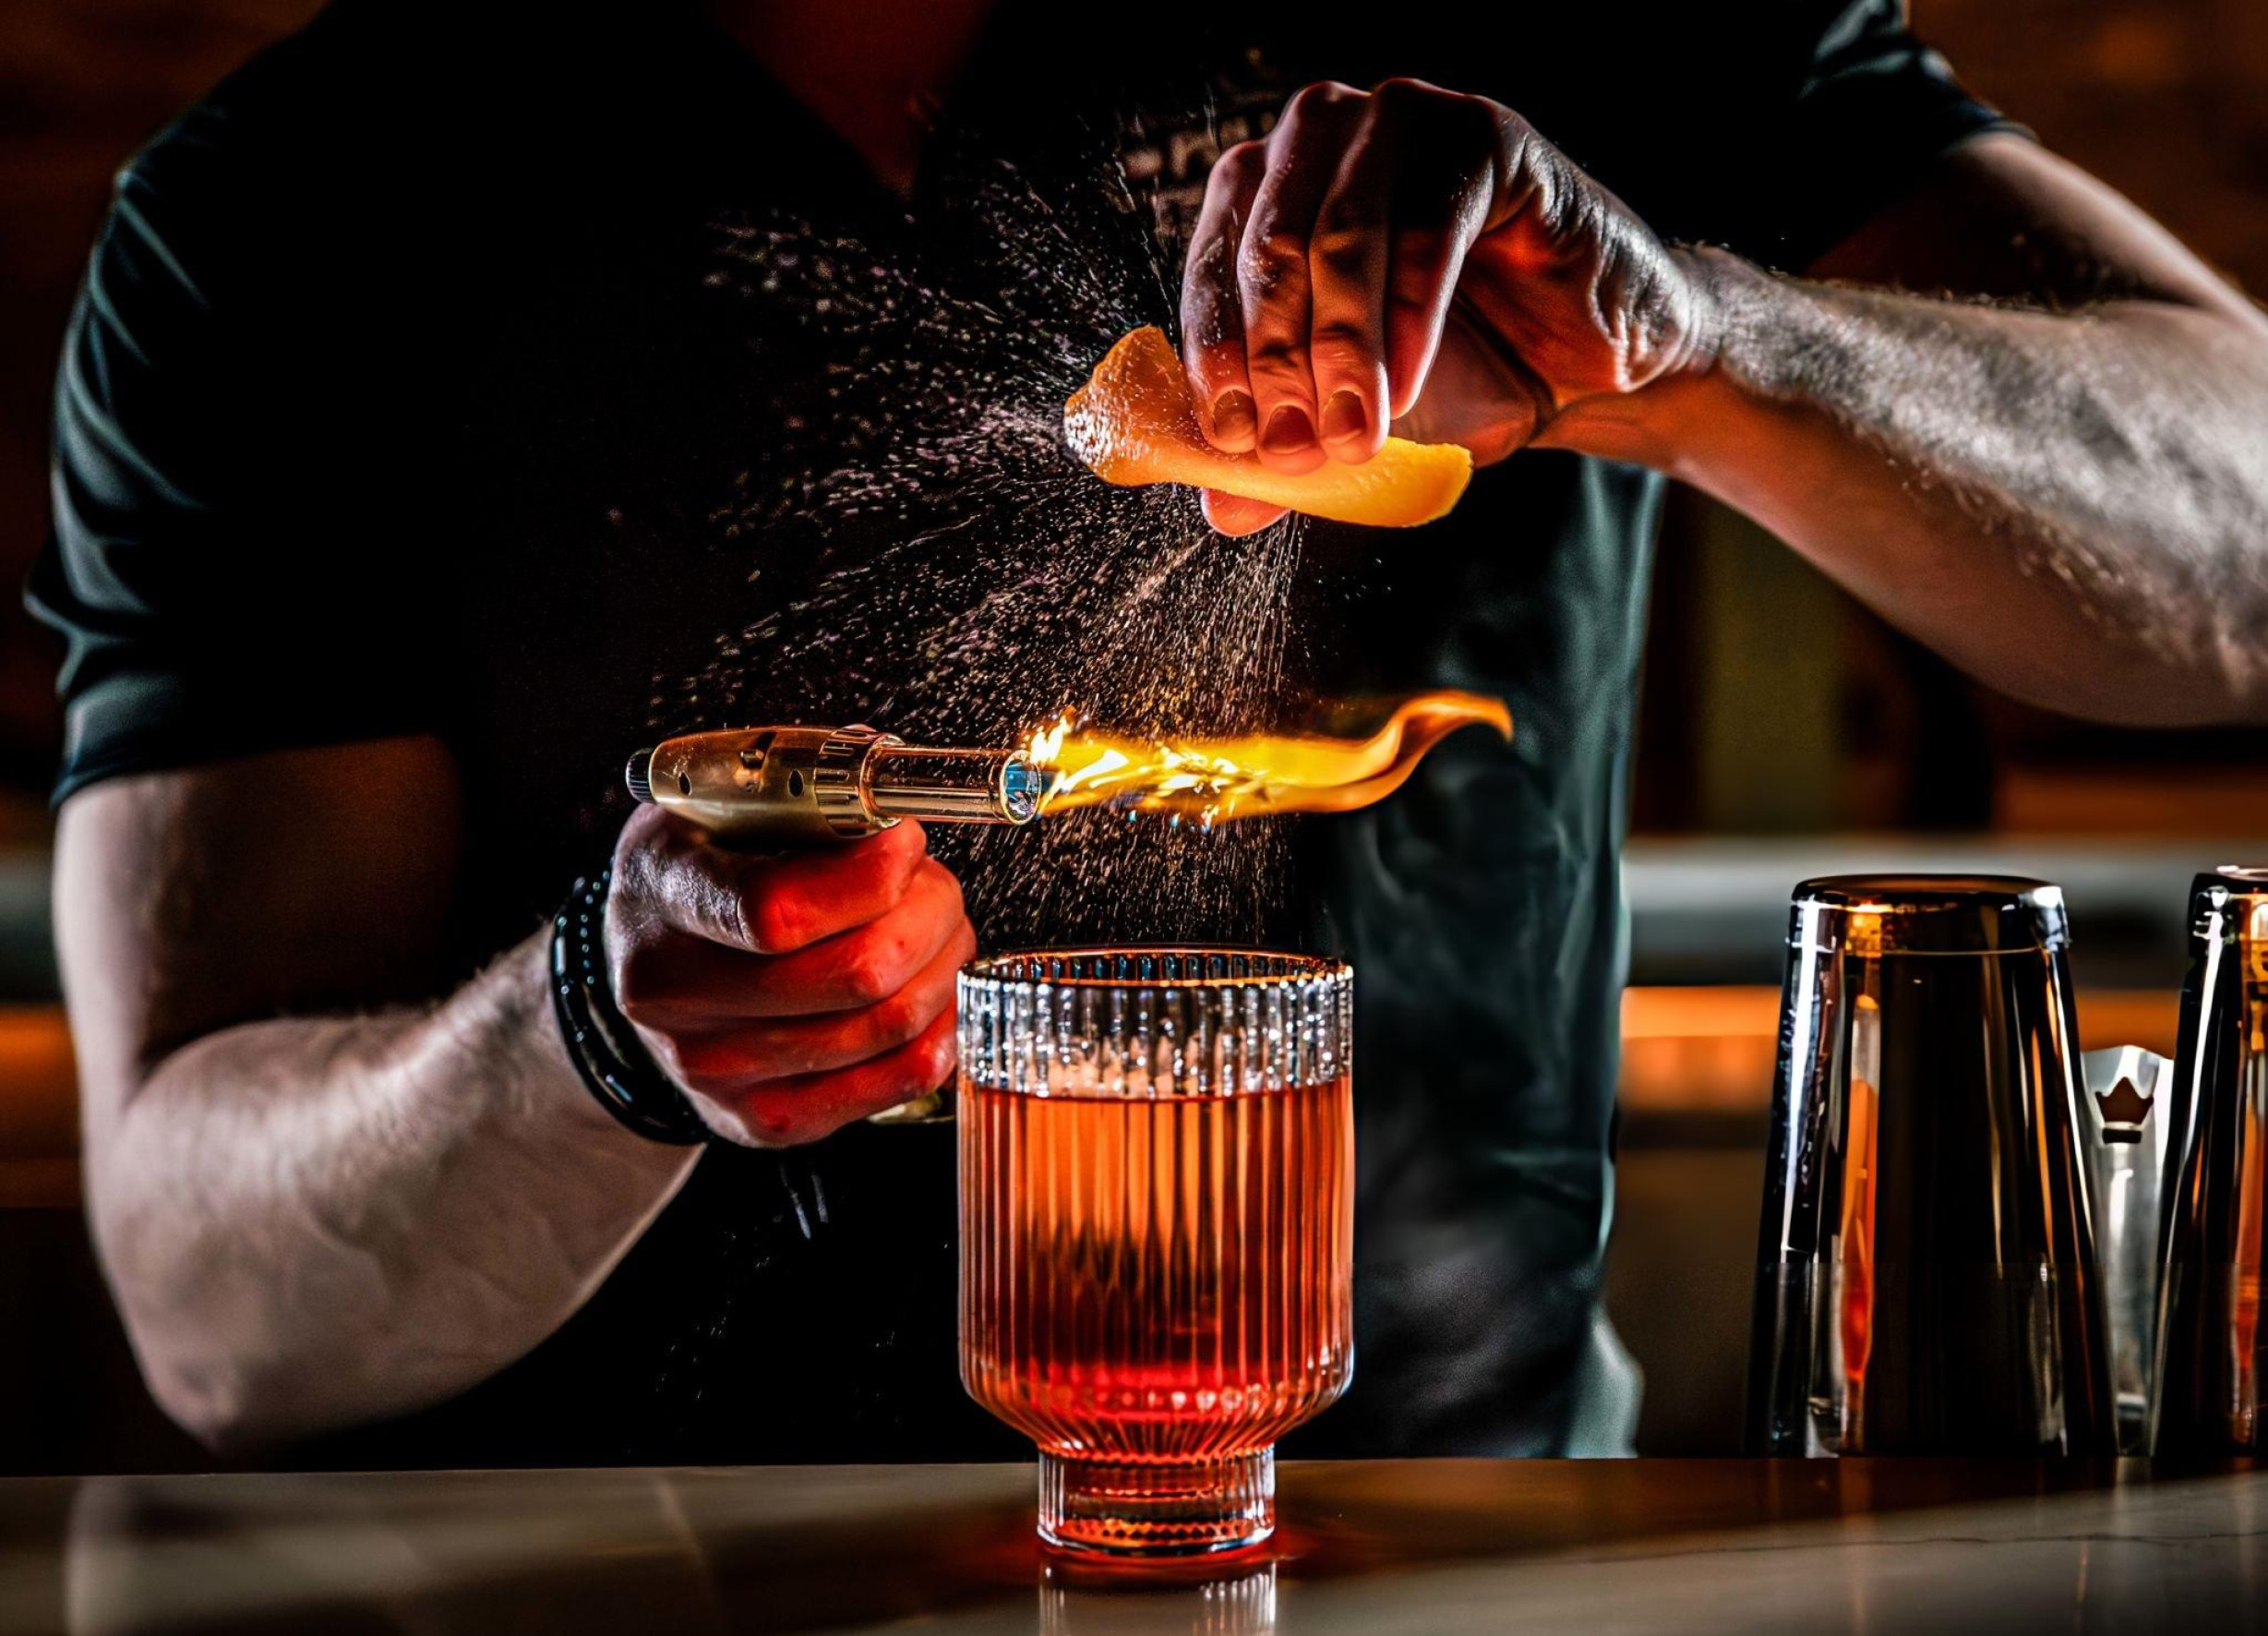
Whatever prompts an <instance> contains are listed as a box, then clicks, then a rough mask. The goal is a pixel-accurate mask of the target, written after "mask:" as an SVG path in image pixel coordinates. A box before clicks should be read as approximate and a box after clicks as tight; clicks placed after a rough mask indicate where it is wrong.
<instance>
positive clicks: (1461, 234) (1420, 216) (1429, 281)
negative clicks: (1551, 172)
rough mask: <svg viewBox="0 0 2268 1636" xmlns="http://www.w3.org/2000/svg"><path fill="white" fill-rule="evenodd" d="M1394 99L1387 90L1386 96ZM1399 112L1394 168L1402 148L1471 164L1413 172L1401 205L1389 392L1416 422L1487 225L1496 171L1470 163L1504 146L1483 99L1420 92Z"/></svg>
mask: <svg viewBox="0 0 2268 1636" xmlns="http://www.w3.org/2000/svg"><path fill="white" fill-rule="evenodd" d="M1392 83H1410V82H1392ZM1431 89H1432V88H1430V87H1426V88H1424V90H1429V91H1430V90H1431ZM1380 94H1381V95H1382V96H1383V95H1385V94H1386V87H1381V88H1380ZM1399 106H1400V107H1401V108H1403V109H1404V110H1406V112H1403V113H1401V114H1398V115H1397V116H1396V118H1395V121H1394V124H1395V127H1396V135H1395V139H1394V141H1393V142H1392V143H1391V144H1389V145H1386V149H1385V158H1386V162H1388V163H1394V162H1396V161H1395V154H1396V150H1400V151H1418V152H1423V153H1431V154H1458V155H1465V156H1469V157H1468V158H1467V160H1466V162H1459V163H1452V164H1418V165H1412V166H1409V167H1408V170H1409V172H1410V175H1409V179H1408V181H1407V182H1406V183H1405V185H1404V186H1402V187H1401V188H1400V190H1399V192H1398V195H1397V197H1396V198H1395V201H1394V208H1393V212H1392V221H1391V223H1390V225H1389V226H1388V228H1387V231H1386V238H1387V244H1388V254H1387V258H1386V287H1385V291H1384V301H1383V303H1382V306H1383V319H1384V322H1383V333H1384V341H1385V362H1386V393H1387V400H1388V403H1389V407H1390V412H1391V413H1392V415H1394V416H1396V417H1397V418H1398V417H1400V416H1401V415H1407V414H1409V413H1410V409H1411V407H1412V406H1413V405H1415V404H1416V403H1417V401H1418V396H1419V394H1420V393H1421V392H1422V391H1424V390H1425V382H1426V379H1427V378H1428V377H1429V376H1430V375H1431V374H1432V372H1433V367H1434V357H1435V356H1436V355H1438V353H1439V352H1440V349H1441V338H1442V333H1443V330H1444V327H1445V326H1446V323H1447V322H1448V316H1449V303H1450V301H1451V299H1452V298H1453V297H1454V296H1455V295H1456V294H1457V282H1458V279H1459V278H1460V277H1461V276H1462V275H1463V273H1464V270H1465V255H1466V252H1467V251H1469V250H1470V249H1471V247H1472V244H1473V241H1474V240H1475V239H1477V238H1479V237H1480V235H1481V234H1482V230H1483V229H1484V228H1485V227H1486V226H1487V217H1488V212H1489V209H1490V205H1491V202H1492V200H1493V198H1494V194H1495V175H1496V173H1495V167H1494V165H1493V164H1491V163H1487V162H1479V161H1477V160H1473V159H1471V158H1470V156H1473V155H1484V154H1487V153H1491V152H1493V151H1494V148H1495V146H1496V145H1497V142H1498V139H1499V133H1498V131H1497V127H1496V121H1495V109H1494V105H1493V104H1491V103H1489V102H1484V101H1482V99H1480V98H1478V97H1460V96H1450V95H1447V94H1446V93H1434V95H1432V96H1422V95H1419V94H1417V93H1414V92H1413V93H1410V94H1409V95H1408V96H1407V97H1406V98H1405V100H1404V101H1403V102H1401V103H1400V104H1399Z"/></svg>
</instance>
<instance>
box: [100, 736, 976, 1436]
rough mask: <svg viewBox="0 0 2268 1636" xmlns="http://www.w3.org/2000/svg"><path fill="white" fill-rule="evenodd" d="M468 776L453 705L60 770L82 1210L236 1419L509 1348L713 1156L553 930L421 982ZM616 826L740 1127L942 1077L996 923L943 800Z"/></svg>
mask: <svg viewBox="0 0 2268 1636" xmlns="http://www.w3.org/2000/svg"><path fill="white" fill-rule="evenodd" d="M342 790H349V791H351V792H352V796H351V799H345V800H342V799H341V797H340V793H339V792H340V791H342ZM456 792H457V779H456V774H455V768H454V765H453V763H452V762H451V761H450V756H449V754H448V752H446V750H444V749H443V748H442V747H441V746H440V745H439V743H438V741H436V740H430V739H398V740H384V741H379V742H375V743H363V744H355V745H349V746H340V747H334V748H325V749H313V750H296V751H288V752H276V753H271V754H263V755H258V756H251V757H246V758H243V759H240V760H235V761H230V762H222V763H218V764H212V765H210V766H206V767H201V768H197V769H192V770H188V771H184V772H169V773H160V774H151V775H145V776H135V777H126V778H119V779H114V780H110V781H107V782H104V783H100V784H97V785H94V786H92V787H90V788H86V789H82V790H80V791H79V792H78V793H76V794H74V795H73V796H72V797H71V798H70V799H69V800H68V801H66V804H65V807H64V810H63V814H62V821H61V827H60V833H59V837H58V851H57V860H56V880H55V895H56V917H57V928H58V944H59V947H60V951H61V956H62V961H63V970H64V979H65V985H66V993H67V996H68V999H69V1004H70V1010H71V1021H72V1030H73V1035H74V1039H75V1041H76V1042H77V1046H78V1053H79V1074H80V1083H81V1089H82V1096H83V1100H84V1125H85V1164H86V1180H87V1197H88V1208H89V1213H90V1219H91V1221H92V1224H93V1228H94V1233H95V1236H96V1240H97V1243H98V1245H99V1247H100V1250H101V1253H102V1262H103V1266H104V1268H105V1269H106V1271H107V1273H108V1275H109V1278H110V1281H111V1283H112V1286H113V1289H114V1292H115V1293H116V1295H117V1299H118V1303H119V1307H120V1310H121V1312H122V1313H123V1315H124V1317H125V1318H126V1328H127V1330H128V1333H129V1335H130V1336H131V1338H132V1340H133V1342H134V1346H135V1350H136V1353H137V1354H138V1357H139V1359H140V1361H141V1364H142V1367H143V1371H144V1373H145V1375H146V1377H147V1378H148V1380H149V1382H150V1388H151V1389H152V1391H153V1392H154V1393H155V1394H156V1396H157V1398H158V1400H159V1401H160V1402H161V1403H162V1405H163V1406H164V1407H165V1408H166V1409H167V1411H168V1412H169V1413H172V1414H173V1415H174V1418H175V1419H177V1420H179V1421H180V1422H181V1423H182V1424H183V1425H186V1426H187V1427H188V1428H189V1429H190V1430H192V1431H193V1432H195V1433H197V1434H198V1436H199V1437H201V1438H205V1439H206V1440H207V1441H209V1442H211V1443H214V1444H216V1445H223V1446H235V1445H243V1444H247V1443H258V1442H263V1441H270V1440H273V1439H276V1438H288V1437H293V1436H297V1435H302V1434H305V1433H308V1432H313V1431H317V1430H321V1429H325V1428H329V1427H333V1426H338V1425H346V1424H351V1423H354V1422H357V1421H364V1420H369V1419H374V1418H378V1417H381V1416H384V1415H387V1414H390V1413H401V1412H404V1411H407V1410H411V1409H414V1408H417V1407H420V1406H423V1405H425V1404H427V1403H431V1402H434V1401H439V1400H441V1399H443V1398H446V1397H449V1396H450V1395H452V1394H454V1393H456V1392H458V1391H461V1390H462V1389H465V1388H467V1387H469V1386H471V1385H473V1384H474V1383H476V1382H478V1381H479V1380H481V1379H484V1378H486V1377H487V1376H489V1375H491V1374H493V1373H495V1372H496V1371H497V1370H498V1369H499V1368H501V1367H503V1366H504V1365H506V1364H508V1363H510V1362H511V1361H512V1360H513V1359H515V1358H518V1357H519V1356H521V1355H522V1354H523V1353H526V1352H527V1351H528V1350H530V1349H531V1348H532V1347H534V1345H535V1344H536V1343H537V1342H538V1341H541V1340H543V1339H544V1338H545V1337H546V1335H548V1334H549V1333H550V1332H551V1331H552V1330H553V1329H556V1328H558V1325H559V1324H560V1323H562V1322H563V1321H564V1320H565V1319H566V1318H567V1317H569V1316H570V1314H571V1313H572V1312H573V1311H574V1310H575V1309H576V1307H577V1306H579V1305H581V1304H582V1301H583V1300H584V1299H585V1298H586V1297H587V1296H588V1295H589V1293H591V1292H592V1290H594V1288H595V1287H596V1286H597V1285H598V1283H599V1282H600V1281H602V1280H603V1279H604V1278H605V1277H606V1274H607V1272H608V1271H609V1270H610V1269H612V1268H613V1266H614V1265H615V1263H616V1262H617V1261H618V1259H619V1258H620V1257H621V1256H622V1254H623V1253H624V1252H625V1251H626V1250H627V1249H628V1248H629V1246H630V1244H632V1243H633V1242H634V1241H635V1240H636V1238H637V1237H638V1235H639V1233H641V1232H642V1230H643V1229H644V1227H645V1225H646V1223H647V1222H648V1221H651V1220H652V1218H653V1217H654V1214H655V1213H656V1212H657V1211H658V1210H659V1209H661V1208H662V1206H663V1205H665V1204H666V1202H667V1201H668V1199H669V1198H670V1197H671V1196H672V1195H673V1194H674V1193H675V1191H676V1189H677V1188H678V1185H679V1184H681V1183H682V1182H683V1180H684V1178H685V1176H686V1175H687V1174H688V1173H689V1172H690V1169H691V1168H692V1165H693V1163H694V1156H695V1153H696V1152H697V1149H678V1148H668V1147H662V1146H657V1145H654V1144H652V1143H648V1142H646V1141H644V1140H642V1139H641V1138H640V1137H636V1136H633V1135H632V1134H631V1133H630V1132H629V1131H627V1130H625V1129H623V1128H622V1127H621V1126H620V1125H617V1124H616V1123H615V1122H614V1121H613V1119H612V1118H611V1117H610V1116H609V1115H608V1114H607V1113H606V1112H605V1110H603V1109H602V1108H600V1107H599V1106H598V1104H597V1103H596V1101H594V1100H593V1098H592V1097H591V1096H590V1095H589V1093H588V1092H587V1091H586V1090H585V1089H583V1088H582V1085H581V1083H580V1082H579V1079H578V1077H577V1075H576V1072H575V1070H574V1068H573V1066H572V1065H570V1062H569V1061H568V1059H567V1056H566V1053H565V1052H564V1049H563V1048H562V1046H561V1044H560V1042H559V1040H558V1030H557V1028H556V1026H555V1024H554V1021H553V1018H552V1015H551V1008H550V997H549V993H548V978H547V959H546V953H547V951H546V936H545V934H544V933H540V932H539V933H536V934H534V935H531V936H530V937H528V938H527V939H525V940H523V941H522V943H520V944H516V945H514V946H513V947H512V948H510V949H509V950H507V951H505V952H504V953H503V954H502V955H501V956H499V957H498V959H497V960H495V961H494V962H493V963H492V964H491V965H490V966H489V967H488V968H486V970H484V971H483V972H481V973H480V974H479V975H478V976H476V977H474V978H473V979H472V980H470V981H468V982H465V983H464V984H463V985H462V986H461V987H458V988H456V989H455V990H454V992H450V993H449V994H448V995H447V997H446V998H444V999H442V1000H440V1001H439V1002H438V1004H436V1003H433V1002H432V1001H430V1000H429V999H427V998H425V997H426V996H429V995H431V994H433V993H434V992H437V990H438V988H439V986H440V984H439V982H438V959H439V957H440V950H441V948H442V927H443V924H444V921H445V919H446V916H447V913H448V908H449V904H450V898H451V896H452V895H453V893H454V891H455V885H456V883H455V872H456V869H457V860H458V839H459V836H458V818H457V797H456ZM616 864H617V870H616V873H617V885H616V890H615V895H614V897H613V899H612V900H611V902H610V905H609V911H610V928H609V954H610V956H611V957H612V960H613V963H614V966H615V968H616V974H617V980H618V984H619V985H620V988H621V992H622V994H623V999H624V1004H625V1005H626V1007H627V1008H629V1009H630V1013H631V1015H632V1016H633V1019H634V1020H636V1021H637V1022H638V1024H639V1027H640V1029H641V1032H642V1034H643V1035H644V1037H645V1038H646V1040H647V1041H648V1043H649V1044H650V1045H652V1046H653V1047H654V1051H655V1054H656V1055H657V1057H658V1058H660V1059H661V1060H662V1061H663V1062H664V1063H665V1064H666V1065H667V1066H668V1067H669V1068H670V1069H671V1070H672V1071H673V1072H674V1073H675V1074H676V1075H677V1077H678V1078H679V1080H680V1082H681V1083H683V1084H685V1085H686V1086H687V1088H688V1089H689V1090H690V1091H691V1092H692V1093H693V1095H694V1101H695V1105H696V1106H697V1107H698V1108H699V1109H700V1110H701V1112H702V1115H703V1117H704V1118H705V1119H706V1120H707V1121H708V1122H709V1124H710V1125H712V1126H713V1127H714V1128H715V1129H716V1130H717V1131H718V1132H719V1133H720V1134H723V1135H726V1136H728V1137H734V1138H737V1139H740V1140H753V1141H764V1142H794V1141H805V1140H810V1139H814V1138H815V1137H819V1136H822V1135H824V1134H826V1132H827V1131H830V1130H832V1129H834V1128H835V1127H836V1126H838V1125H843V1124H846V1123H848V1122H849V1121H850V1120H852V1119H855V1118H858V1117H859V1116H860V1115H862V1114H863V1113H869V1112H872V1111H875V1110H877V1109H879V1108H882V1107H887V1106H890V1105H891V1104H893V1103H894V1102H896V1101H903V1100H905V1099H906V1098H907V1097H909V1096H913V1095H916V1094H918V1093H920V1092H921V1091H924V1090H927V1089H930V1087H932V1086H933V1085H935V1084H937V1083H938V1082H939V1081H940V1079H942V1077H943V1075H944V1073H945V1071H946V1068H947V1065H948V1062H949V1056H950V1051H951V1029H952V1008H951V997H952V996H951V982H952V979H951V973H952V970H953V969H954V968H955V967H957V966H958V964H959V963H960V961H961V960H962V959H963V958H965V957H966V954H967V952H968V949H969V947H970V946H971V944H973V938H972V936H971V935H970V933H969V932H968V929H967V922H966V919H965V917H964V916H963V915H962V912H961V905H960V897H959V893H958V889H957V887H955V886H954V884H953V882H952V878H951V876H950V875H948V874H946V873H945V872H944V871H943V870H942V868H941V867H940V866H938V865H937V864H936V863H935V862H934V861H933V860H929V859H928V858H927V857H926V856H925V854H924V852H923V844H922V839H921V836H920V832H919V829H918V826H916V825H912V824H906V825H902V826H901V827H900V828H899V829H898V830H895V831H892V832H890V833H889V834H887V835H885V836H881V837H878V838H877V839H875V840H873V841H870V842H865V843H861V844H859V845H858V846H855V847H848V848H839V849H835V850H833V851H830V852H828V853H825V854H815V855H810V856H806V857H800V858H785V859H761V858H749V857H744V856H739V855H735V854H730V853H724V852H720V851H718V850H717V849H715V848H710V847H708V846H706V845H703V844H702V842H701V840H700V839H699V837H698V836H695V835H693V834H691V833H690V832H688V831H686V830H684V829H683V828H682V827H681V826H678V825H677V824H675V823H674V822H673V821H669V820H666V819H664V818H663V817H662V816H661V815H660V814H659V813H657V812H641V813H640V814H639V816H638V817H637V818H636V819H634V820H633V821H632V823H631V824H630V826H628V827H627V828H626V830H625V832H624V836H623V838H622V841H621V844H620V846H619V848H618V851H617V855H616ZM563 885H564V884H563ZM941 973H942V976H941Z"/></svg>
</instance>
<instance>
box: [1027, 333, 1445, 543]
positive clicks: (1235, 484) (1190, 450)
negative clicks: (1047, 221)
mask: <svg viewBox="0 0 2268 1636" xmlns="http://www.w3.org/2000/svg"><path fill="white" fill-rule="evenodd" d="M1063 432H1064V435H1065V436H1066V437H1067V438H1068V439H1070V442H1071V448H1072V452H1073V453H1074V454H1076V455H1077V456H1078V457H1079V458H1080V459H1081V460H1083V461H1085V462H1086V464H1087V467H1088V468H1089V469H1090V470H1091V471H1093V472H1094V474H1095V475H1097V476H1098V477H1100V478H1101V479H1102V480H1103V481H1104V482H1106V483H1114V484H1117V485H1118V486H1119V487H1122V488H1137V487H1142V486H1144V485H1145V484H1150V483H1185V484H1188V485H1189V486H1190V487H1195V488H1217V489H1218V490H1220V491H1221V492H1222V493H1224V494H1233V495H1237V496H1240V497H1242V499H1252V500H1260V501H1262V502H1264V503H1266V504H1268V505H1274V506H1283V507H1285V508H1287V509H1289V510H1290V511H1305V512H1306V513H1308V515H1310V516H1314V517H1329V518H1332V519H1335V520H1336V521H1338V522H1340V523H1369V524H1371V525H1372V526H1374V527H1378V528H1410V527H1414V526H1416V525H1417V524H1418V523H1431V522H1432V521H1434V518H1436V517H1444V516H1446V515H1447V514H1448V512H1449V508H1450V507H1452V506H1454V505H1456V504H1457V501H1458V496H1460V495H1462V494H1463V493H1464V492H1465V485H1466V484H1467V483H1469V482H1470V481H1471V479H1472V455H1471V453H1470V451H1467V450H1465V449H1462V448H1460V447H1458V445H1457V444H1455V443H1412V442H1410V440H1409V439H1406V438H1388V439H1386V447H1384V448H1383V449H1381V450H1379V451H1378V452H1377V453H1376V454H1374V455H1372V456H1371V457H1370V459H1368V460H1366V461H1364V462H1363V463H1362V464H1360V465H1343V464H1341V463H1339V462H1338V461H1335V460H1334V461H1326V462H1325V463H1323V464H1322V465H1320V466H1318V467H1316V468H1315V469H1314V471H1312V472H1303V473H1301V474H1300V475H1297V476H1294V475H1290V474H1288V473H1284V472H1277V471H1271V470H1269V469H1268V468H1267V467H1266V466H1265V465H1262V464H1261V463H1260V457H1259V456H1258V455H1256V454H1224V453H1222V452H1221V451H1219V450H1218V449H1216V448H1214V447H1213V446H1212V445H1211V444H1210V443H1208V442H1206V440H1205V433H1204V432H1203V431H1202V430H1201V429H1200V428H1199V427H1198V425H1197V411H1196V405H1195V404H1194V402H1193V401H1192V400H1191V398H1190V395H1189V377H1188V376H1187V375H1186V374H1184V373H1183V372H1182V360H1181V359H1180V358H1179V357H1177V356H1175V355H1174V352H1173V343H1171V342H1170V341H1168V340H1167V339H1166V337H1165V332H1164V331H1161V330H1159V329H1158V328H1157V327H1156V326H1154V325H1149V326H1145V327H1144V328H1142V329H1139V330H1135V331H1132V332H1130V333H1129V334H1127V335H1124V336H1122V337H1121V338H1120V340H1119V343H1118V344H1117V345H1115V346H1113V347H1112V348H1111V349H1110V352H1109V353H1107V354H1106V355H1104V357H1103V360H1102V362H1101V363H1099V364H1098V365H1096V366H1095V373H1094V376H1093V378H1092V379H1089V380H1088V381H1087V383H1086V385H1085V386H1083V387H1081V388H1080V389H1079V390H1078V391H1075V392H1074V393H1072V394H1071V400H1070V402H1068V403H1065V404H1064V405H1063Z"/></svg>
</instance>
